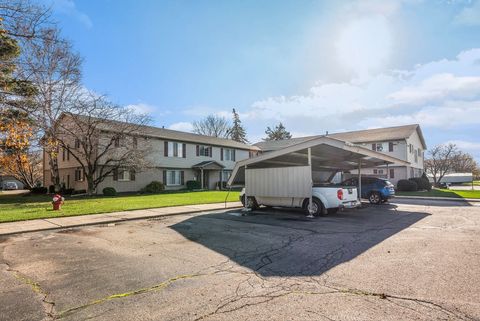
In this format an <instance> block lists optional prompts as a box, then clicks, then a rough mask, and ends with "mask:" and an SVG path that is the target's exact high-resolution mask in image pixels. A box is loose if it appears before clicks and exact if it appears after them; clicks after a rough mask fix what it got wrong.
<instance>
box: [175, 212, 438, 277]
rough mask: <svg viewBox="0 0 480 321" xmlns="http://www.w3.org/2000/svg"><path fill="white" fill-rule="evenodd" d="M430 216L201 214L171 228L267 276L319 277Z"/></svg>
mask: <svg viewBox="0 0 480 321" xmlns="http://www.w3.org/2000/svg"><path fill="white" fill-rule="evenodd" d="M428 215H430V214H428V213H421V212H413V211H412V212H409V211H399V210H397V207H396V206H395V205H393V204H386V205H380V206H368V207H366V208H362V209H358V210H348V211H344V212H339V213H337V214H334V215H328V216H326V217H319V218H315V219H308V218H306V217H305V216H304V214H303V213H302V212H297V211H294V210H291V209H289V210H280V209H263V210H259V211H255V212H253V213H249V214H248V215H245V213H243V212H242V210H233V211H225V212H220V213H214V214H206V215H199V216H195V217H192V218H190V219H187V220H185V221H182V222H179V223H177V224H175V225H172V226H171V227H170V228H172V229H173V230H175V231H176V232H178V233H180V234H182V235H183V236H184V237H186V238H187V239H189V240H191V241H194V242H196V243H198V244H201V245H203V246H205V247H207V248H208V249H211V250H213V251H215V252H217V253H220V254H222V255H224V256H226V257H228V258H229V259H230V260H232V261H234V262H236V263H237V264H239V265H241V266H244V267H247V268H249V269H251V270H253V271H256V273H258V274H260V275H262V276H267V277H269V276H318V275H321V274H322V273H324V272H326V271H328V270H329V269H331V268H333V267H335V266H337V265H339V264H341V263H344V262H347V261H349V260H351V259H353V258H355V257H357V256H358V255H360V254H362V253H363V252H365V251H367V250H368V249H370V248H372V247H373V246H375V245H377V244H379V243H380V242H382V241H384V240H385V239H387V238H389V237H391V236H392V235H395V234H396V233H399V232H401V231H402V230H404V229H406V228H408V227H409V226H411V225H412V224H415V223H416V222H418V221H420V220H422V219H423V218H425V217H426V216H428ZM200 259H201V258H200Z"/></svg>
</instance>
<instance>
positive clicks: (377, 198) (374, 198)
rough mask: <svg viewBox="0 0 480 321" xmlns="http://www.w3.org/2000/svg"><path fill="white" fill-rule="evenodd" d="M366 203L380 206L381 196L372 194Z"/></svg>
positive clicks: (375, 193) (376, 193)
mask: <svg viewBox="0 0 480 321" xmlns="http://www.w3.org/2000/svg"><path fill="white" fill-rule="evenodd" d="M368 201H369V202H370V203H371V204H380V203H381V202H382V196H381V195H380V193H378V192H372V193H370V196H369V197H368Z"/></svg>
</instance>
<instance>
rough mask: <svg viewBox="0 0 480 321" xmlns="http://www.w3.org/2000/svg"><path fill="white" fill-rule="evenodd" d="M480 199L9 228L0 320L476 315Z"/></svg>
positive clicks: (3, 243)
mask: <svg viewBox="0 0 480 321" xmlns="http://www.w3.org/2000/svg"><path fill="white" fill-rule="evenodd" d="M478 205H480V203H476V205H475V204H473V203H472V204H469V203H452V202H433V201H429V202H425V201H414V202H413V201H400V200H397V201H396V203H393V204H385V205H380V206H369V207H367V208H363V209H360V210H349V211H344V212H339V213H337V214H335V215H331V216H327V217H321V218H317V219H313V220H310V219H307V218H305V217H304V216H303V215H302V214H301V213H298V212H294V211H293V212H292V211H286V210H263V211H258V212H256V213H254V214H249V215H246V216H243V214H242V212H241V211H240V210H230V211H227V212H225V211H219V212H212V213H202V214H191V215H178V216H169V217H162V218H157V219H150V220H139V221H130V222H124V223H121V224H116V225H113V226H108V225H104V226H89V227H84V228H75V229H68V230H60V231H48V232H37V233H29V234H22V235H16V236H10V237H4V238H0V284H1V287H0V300H1V305H0V319H1V320H8V321H13V320H54V319H59V320H225V319H229V320H480V206H478Z"/></svg>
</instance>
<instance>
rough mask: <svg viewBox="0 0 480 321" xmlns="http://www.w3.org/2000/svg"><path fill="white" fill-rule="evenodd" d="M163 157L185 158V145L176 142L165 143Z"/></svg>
mask: <svg viewBox="0 0 480 321" xmlns="http://www.w3.org/2000/svg"><path fill="white" fill-rule="evenodd" d="M164 148H165V151H164V156H166V157H183V158H185V157H186V145H185V144H182V143H177V142H165V146H164Z"/></svg>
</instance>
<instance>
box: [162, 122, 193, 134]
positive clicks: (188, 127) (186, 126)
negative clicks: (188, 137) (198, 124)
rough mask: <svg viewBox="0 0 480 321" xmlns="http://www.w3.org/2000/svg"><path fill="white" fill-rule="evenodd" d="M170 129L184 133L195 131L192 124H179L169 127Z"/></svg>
mask: <svg viewBox="0 0 480 321" xmlns="http://www.w3.org/2000/svg"><path fill="white" fill-rule="evenodd" d="M168 129H173V130H179V131H182V132H191V131H192V130H193V126H192V123H187V122H178V123H174V124H171V125H170V126H168Z"/></svg>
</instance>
